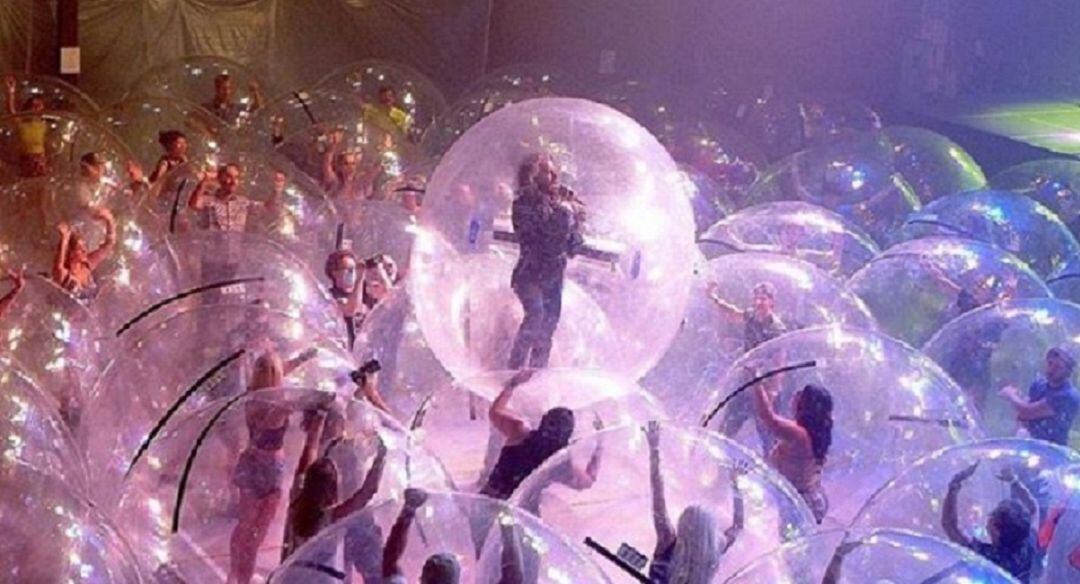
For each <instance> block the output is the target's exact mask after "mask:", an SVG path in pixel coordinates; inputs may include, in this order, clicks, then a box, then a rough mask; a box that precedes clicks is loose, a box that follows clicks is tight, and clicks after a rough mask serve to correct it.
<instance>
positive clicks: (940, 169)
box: [885, 126, 986, 203]
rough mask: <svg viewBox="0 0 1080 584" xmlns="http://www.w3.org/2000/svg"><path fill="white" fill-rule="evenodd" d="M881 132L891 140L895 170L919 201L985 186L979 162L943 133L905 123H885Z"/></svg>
mask: <svg viewBox="0 0 1080 584" xmlns="http://www.w3.org/2000/svg"><path fill="white" fill-rule="evenodd" d="M885 135H886V136H887V137H888V139H889V141H890V142H892V144H893V151H894V153H895V159H894V164H895V165H896V170H898V171H899V172H900V174H902V175H903V176H904V179H905V180H907V182H908V184H909V185H911V188H912V189H914V190H915V194H916V195H918V196H919V200H921V201H922V202H923V203H929V202H930V201H933V200H936V199H940V198H941V197H944V196H948V195H952V194H955V193H962V192H964V191H974V190H977V189H984V188H986V175H984V174H983V171H982V168H980V167H979V164H978V163H977V162H975V159H974V158H972V157H971V155H970V154H968V153H967V151H966V150H964V149H963V148H961V147H960V145H959V144H957V143H955V142H953V141H952V140H949V139H948V138H946V137H945V136H942V135H941V134H938V133H936V132H931V131H930V130H926V129H923V128H912V127H909V126H889V127H888V128H886V129H885Z"/></svg>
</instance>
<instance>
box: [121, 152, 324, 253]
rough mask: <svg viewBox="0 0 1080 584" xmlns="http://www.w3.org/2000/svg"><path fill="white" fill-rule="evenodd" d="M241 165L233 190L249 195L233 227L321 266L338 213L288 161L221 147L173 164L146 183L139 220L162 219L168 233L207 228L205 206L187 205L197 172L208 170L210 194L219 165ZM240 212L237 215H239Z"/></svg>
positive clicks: (207, 193)
mask: <svg viewBox="0 0 1080 584" xmlns="http://www.w3.org/2000/svg"><path fill="white" fill-rule="evenodd" d="M225 164H235V165H238V166H239V168H240V177H239V184H238V186H237V187H236V195H237V196H238V197H242V198H245V199H248V200H249V201H252V202H253V204H252V205H251V206H250V207H248V210H247V212H246V214H245V215H244V217H245V220H244V221H242V222H239V221H238V222H237V224H236V225H234V226H233V227H234V229H232V230H233V231H244V232H247V233H259V234H262V235H266V236H268V237H270V238H271V239H274V240H275V241H278V242H280V243H281V244H283V245H285V247H287V248H288V249H289V251H291V252H292V253H294V254H296V255H298V256H300V257H301V259H303V260H304V261H305V262H307V263H308V265H309V266H310V267H312V268H314V269H321V267H322V265H323V260H324V259H325V258H326V254H327V253H328V251H329V250H332V249H334V243H333V242H334V237H335V235H336V231H337V226H338V223H339V222H340V219H339V217H338V214H337V210H336V208H335V206H334V204H333V202H332V201H330V199H328V198H327V196H326V193H325V192H324V191H323V190H322V188H320V187H319V185H318V184H317V183H315V182H314V181H312V180H311V179H310V178H309V177H307V176H306V175H305V174H304V173H302V172H300V171H298V170H296V168H295V167H293V166H292V165H291V164H290V163H289V162H288V161H286V160H284V159H282V158H280V157H277V156H270V157H266V156H263V155H258V154H252V153H246V152H245V153H235V152H234V153H221V154H218V155H215V156H208V157H207V158H205V159H203V160H196V161H192V162H189V163H188V164H184V165H182V166H179V167H177V168H175V169H173V171H172V172H170V173H169V174H168V175H167V177H166V179H165V180H162V181H158V182H157V183H155V184H154V186H153V187H152V188H151V189H150V192H149V195H148V196H147V198H146V200H145V201H144V202H143V203H142V209H141V213H142V216H143V218H141V219H140V221H148V222H151V223H155V222H156V223H158V224H164V225H165V227H166V228H167V229H168V232H169V233H186V232H190V231H200V230H205V229H206V228H207V218H206V212H205V211H202V212H198V211H194V210H192V209H190V208H189V207H188V202H189V200H190V197H191V194H192V192H193V191H194V190H195V188H196V186H197V185H198V183H199V180H200V176H201V175H202V174H204V173H206V172H207V171H209V172H210V173H211V176H210V177H209V179H208V181H209V182H208V185H207V190H206V197H207V199H212V198H213V197H214V196H215V193H216V192H217V189H218V186H219V183H218V181H217V178H216V173H217V172H218V169H219V168H220V166H222V165H225ZM238 216H239V215H238Z"/></svg>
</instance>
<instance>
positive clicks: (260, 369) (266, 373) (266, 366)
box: [248, 351, 285, 391]
mask: <svg viewBox="0 0 1080 584" xmlns="http://www.w3.org/2000/svg"><path fill="white" fill-rule="evenodd" d="M284 379H285V366H284V365H282V363H281V357H280V356H278V354H277V353H275V352H273V351H267V352H265V353H263V354H262V355H259V358H258V359H256V360H255V366H254V367H253V369H252V372H251V383H250V384H249V385H248V390H249V391H254V390H256V389H266V388H268V387H278V386H280V385H281V382H282V380H284Z"/></svg>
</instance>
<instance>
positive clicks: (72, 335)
mask: <svg viewBox="0 0 1080 584" xmlns="http://www.w3.org/2000/svg"><path fill="white" fill-rule="evenodd" d="M3 327H4V328H3V333H2V335H0V354H4V355H7V356H8V357H10V358H11V359H12V360H13V361H14V362H15V363H16V364H17V365H18V366H19V367H20V368H21V369H22V370H23V371H25V372H26V373H27V374H29V375H30V377H31V378H32V379H34V380H35V381H37V383H38V387H40V388H41V389H42V390H44V391H45V392H47V393H48V394H49V395H51V396H52V397H53V399H55V400H56V401H57V402H58V403H59V405H60V410H61V413H62V414H63V415H64V417H65V419H66V420H67V421H68V422H69V423H72V422H75V421H77V419H78V409H79V404H80V403H81V402H82V401H83V396H84V395H85V394H86V393H87V392H88V391H89V388H90V385H91V384H92V383H93V381H94V379H96V378H97V376H98V372H99V371H100V361H99V359H100V356H101V355H105V354H108V351H109V349H108V348H107V346H106V343H105V339H104V338H103V336H102V333H101V331H100V330H99V329H98V326H97V321H96V320H95V319H94V316H93V315H92V314H91V313H90V311H89V310H87V309H86V307H84V306H83V305H82V304H80V303H79V302H78V301H77V300H75V299H74V298H72V297H71V296H70V295H68V294H67V293H66V292H64V291H63V290H61V289H60V288H59V287H57V286H55V285H54V284H53V283H52V282H51V281H49V280H46V279H44V278H38V277H27V279H26V288H25V289H24V290H23V291H22V292H21V293H20V294H19V296H18V298H16V300H15V303H14V304H13V305H12V306H11V308H10V309H9V310H8V312H7V313H6V314H4V319H3Z"/></svg>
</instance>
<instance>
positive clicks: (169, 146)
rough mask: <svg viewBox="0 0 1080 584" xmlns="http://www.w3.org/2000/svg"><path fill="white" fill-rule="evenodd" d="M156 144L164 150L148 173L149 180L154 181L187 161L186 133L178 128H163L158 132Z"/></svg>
mask: <svg viewBox="0 0 1080 584" xmlns="http://www.w3.org/2000/svg"><path fill="white" fill-rule="evenodd" d="M158 144H161V148H162V149H163V150H164V151H165V152H164V153H163V154H162V155H161V158H158V161H157V164H155V165H154V172H152V173H150V182H151V183H156V182H158V181H159V180H161V179H163V178H165V175H166V174H169V172H170V171H172V170H173V169H174V168H176V167H178V166H180V165H183V164H186V163H187V162H188V156H187V151H188V140H187V135H186V134H184V133H183V132H181V131H180V130H165V131H164V132H159V133H158Z"/></svg>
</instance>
